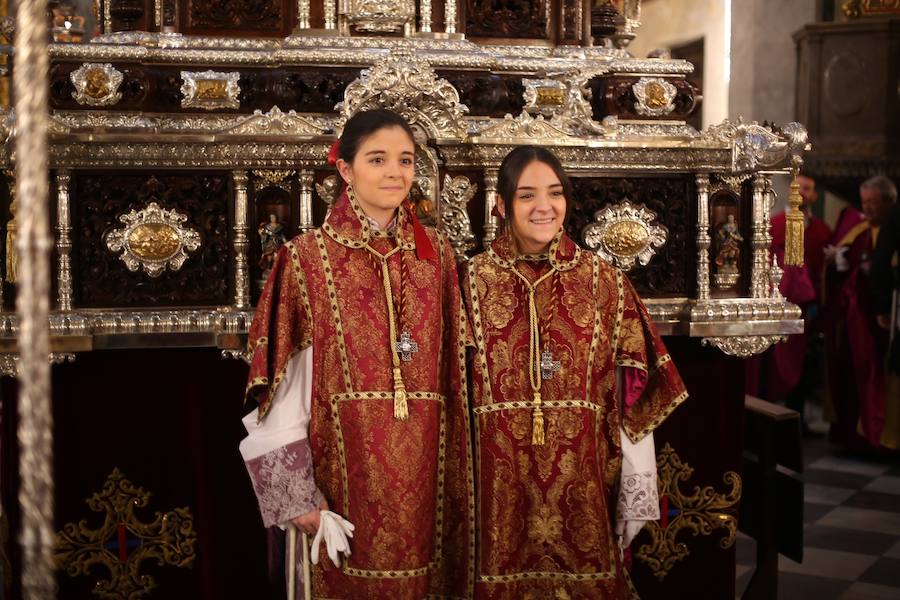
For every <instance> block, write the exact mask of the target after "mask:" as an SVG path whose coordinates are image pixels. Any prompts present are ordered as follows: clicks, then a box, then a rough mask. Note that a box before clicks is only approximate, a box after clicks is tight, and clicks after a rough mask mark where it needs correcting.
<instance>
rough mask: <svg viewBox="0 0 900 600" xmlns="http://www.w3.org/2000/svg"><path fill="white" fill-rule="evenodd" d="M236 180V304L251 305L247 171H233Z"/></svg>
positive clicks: (243, 306)
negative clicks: (248, 257) (248, 264)
mask: <svg viewBox="0 0 900 600" xmlns="http://www.w3.org/2000/svg"><path fill="white" fill-rule="evenodd" d="M231 177H232V180H233V181H234V262H235V267H234V305H235V307H237V308H240V309H245V308H249V307H250V276H249V269H248V267H247V247H248V242H247V172H246V171H242V170H236V171H232V172H231Z"/></svg>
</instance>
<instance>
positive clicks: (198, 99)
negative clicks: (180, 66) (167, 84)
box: [181, 71, 241, 110]
mask: <svg viewBox="0 0 900 600" xmlns="http://www.w3.org/2000/svg"><path fill="white" fill-rule="evenodd" d="M240 76H241V74H240V73H239V72H237V71H233V72H231V73H220V72H218V71H199V72H194V71H182V72H181V80H182V81H183V82H184V83H182V84H181V95H182V96H183V97H182V99H181V108H202V109H203V110H219V109H222V108H240V107H241V102H240V100H239V99H238V94H240V92H241V88H240V86H239V85H238V79H240Z"/></svg>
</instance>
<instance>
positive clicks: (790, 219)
mask: <svg viewBox="0 0 900 600" xmlns="http://www.w3.org/2000/svg"><path fill="white" fill-rule="evenodd" d="M801 202H802V199H801V198H800V182H799V181H798V180H797V175H796V173H795V174H794V179H793V181H791V193H790V195H789V196H788V204H789V205H790V207H791V209H790V211H788V214H787V223H786V227H785V234H784V264H786V265H789V266H792V267H802V266H803V213H801V212H800V204H801Z"/></svg>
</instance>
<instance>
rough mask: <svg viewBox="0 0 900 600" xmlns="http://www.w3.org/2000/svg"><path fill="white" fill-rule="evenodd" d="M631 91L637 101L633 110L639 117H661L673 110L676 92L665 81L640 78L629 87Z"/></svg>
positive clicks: (656, 78) (653, 78)
mask: <svg viewBox="0 0 900 600" xmlns="http://www.w3.org/2000/svg"><path fill="white" fill-rule="evenodd" d="M631 91H633V92H634V97H635V98H636V99H637V101H636V102H635V103H634V109H635V110H636V111H637V113H638V114H639V115H643V116H645V117H662V116H665V115H667V114H669V113H671V112H672V111H673V110H675V96H676V95H677V94H678V90H677V89H676V88H675V86H674V85H672V84H671V83H669V82H668V81H666V80H665V79H661V78H659V77H641V78H640V79H638V80H637V81H636V82H635V83H634V84H633V85H632V86H631Z"/></svg>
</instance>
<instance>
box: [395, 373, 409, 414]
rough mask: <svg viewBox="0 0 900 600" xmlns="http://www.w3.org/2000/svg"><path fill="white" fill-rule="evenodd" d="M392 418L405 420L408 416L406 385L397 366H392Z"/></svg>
mask: <svg viewBox="0 0 900 600" xmlns="http://www.w3.org/2000/svg"><path fill="white" fill-rule="evenodd" d="M394 418H395V419H397V420H398V421H405V420H407V419H408V418H409V405H408V404H407V402H406V386H405V385H403V375H402V374H401V373H400V369H399V368H394Z"/></svg>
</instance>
